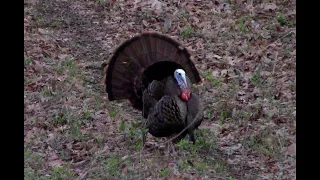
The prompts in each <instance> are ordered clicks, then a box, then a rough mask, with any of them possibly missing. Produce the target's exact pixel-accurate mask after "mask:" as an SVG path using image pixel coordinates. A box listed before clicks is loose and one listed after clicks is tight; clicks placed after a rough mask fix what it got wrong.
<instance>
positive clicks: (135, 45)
mask: <svg viewBox="0 0 320 180" xmlns="http://www.w3.org/2000/svg"><path fill="white" fill-rule="evenodd" d="M200 81H201V79H200V76H199V73H198V71H197V69H196V67H195V65H194V64H193V62H192V61H191V59H190V54H189V52H188V51H187V49H185V48H183V47H182V46H181V45H180V44H179V43H178V42H177V41H175V40H173V39H172V38H170V37H168V36H166V35H162V34H159V33H156V32H146V33H142V34H140V35H137V36H135V37H133V38H131V39H129V40H127V41H125V42H124V43H122V44H121V45H120V46H119V47H118V48H117V49H116V51H115V52H114V54H113V55H112V57H111V58H110V60H109V63H108V65H107V66H106V67H105V80H104V82H105V88H106V89H105V90H106V92H107V93H108V99H109V100H110V101H113V100H120V99H129V100H130V102H131V104H132V105H133V107H134V108H136V109H139V110H141V111H142V114H143V117H144V118H146V120H145V122H144V123H143V124H144V126H145V127H146V128H147V129H148V132H149V133H150V134H152V135H153V136H155V137H170V136H173V135H175V134H177V133H179V132H181V131H182V130H183V129H184V128H185V127H187V126H188V125H189V124H190V123H191V122H193V121H194V123H193V125H191V126H190V128H188V130H186V131H184V132H183V133H182V134H181V135H180V136H179V137H178V138H176V139H175V142H177V141H179V140H180V139H182V138H184V137H185V136H186V135H187V134H189V136H190V139H191V140H192V141H193V143H195V138H194V135H193V131H194V130H195V129H196V128H197V127H198V126H199V125H200V124H201V122H202V119H203V106H202V103H201V101H200V99H199V97H198V96H197V95H196V94H195V93H193V92H192V83H198V82H200Z"/></svg>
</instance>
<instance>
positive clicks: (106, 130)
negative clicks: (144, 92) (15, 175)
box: [24, 0, 296, 179]
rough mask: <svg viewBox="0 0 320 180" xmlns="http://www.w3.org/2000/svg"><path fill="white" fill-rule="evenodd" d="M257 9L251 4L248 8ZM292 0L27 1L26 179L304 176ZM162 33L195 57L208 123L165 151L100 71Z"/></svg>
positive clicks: (158, 140)
mask: <svg viewBox="0 0 320 180" xmlns="http://www.w3.org/2000/svg"><path fill="white" fill-rule="evenodd" d="M252 2H253V3H252ZM295 8H296V4H295V1H292V0H271V1H266V0H260V1H259V0H257V1H241V0H210V1H206V0H203V1H198V0H195V1H187V0H185V1H183V0H172V1H164V0H161V1H160V0H127V1H126V0H110V1H106V0H77V1H76V0H25V1H24V87H25V89H24V114H25V116H24V135H25V136H24V149H25V150H24V156H25V165H24V174H25V179H296V20H295V18H296V11H295ZM143 31H158V32H160V33H163V34H168V35H169V36H171V37H172V38H174V39H176V40H178V41H180V42H181V43H182V44H183V46H185V47H186V48H188V49H189V50H190V51H191V52H192V58H193V61H194V62H195V64H196V67H197V68H198V70H199V73H200V74H201V76H202V82H201V83H200V84H198V85H196V88H197V90H198V93H199V94H200V96H201V98H202V99H203V101H204V103H205V112H204V113H205V119H204V121H203V123H202V125H201V126H200V128H199V130H196V138H197V140H198V141H197V143H196V145H193V144H192V143H190V142H189V140H188V138H186V139H183V140H182V141H181V142H179V143H178V144H176V145H175V146H176V153H171V154H168V153H166V146H165V145H164V144H163V142H165V140H164V139H158V138H154V137H152V136H151V135H148V137H147V143H146V147H145V148H144V149H142V142H141V131H140V129H139V127H138V123H139V122H140V121H141V120H142V116H141V112H139V111H136V110H134V109H133V108H132V107H131V106H130V104H129V103H128V102H127V101H115V102H109V101H108V99H107V94H106V92H104V89H103V88H104V87H103V82H102V79H103V71H102V69H101V64H102V63H103V62H104V61H106V60H108V58H109V57H110V55H111V54H112V53H113V51H114V49H115V48H116V47H117V46H119V45H120V44H121V42H123V41H124V40H126V39H129V38H130V37H132V36H134V35H137V34H138V33H141V32H143Z"/></svg>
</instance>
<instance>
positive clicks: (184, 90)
mask: <svg viewBox="0 0 320 180" xmlns="http://www.w3.org/2000/svg"><path fill="white" fill-rule="evenodd" d="M174 78H175V79H176V80H177V82H178V85H179V87H180V89H181V99H183V100H185V101H188V100H189V98H190V93H191V92H190V89H189V88H188V84H187V78H186V72H184V70H183V69H176V70H175V71H174Z"/></svg>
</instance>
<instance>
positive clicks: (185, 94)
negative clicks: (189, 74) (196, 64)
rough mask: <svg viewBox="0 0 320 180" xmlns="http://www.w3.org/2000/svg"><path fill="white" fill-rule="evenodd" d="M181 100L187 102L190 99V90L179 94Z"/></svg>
mask: <svg viewBox="0 0 320 180" xmlns="http://www.w3.org/2000/svg"><path fill="white" fill-rule="evenodd" d="M181 99H182V100H184V101H188V100H189V99H190V90H189V89H187V90H186V91H184V92H182V93H181Z"/></svg>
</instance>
